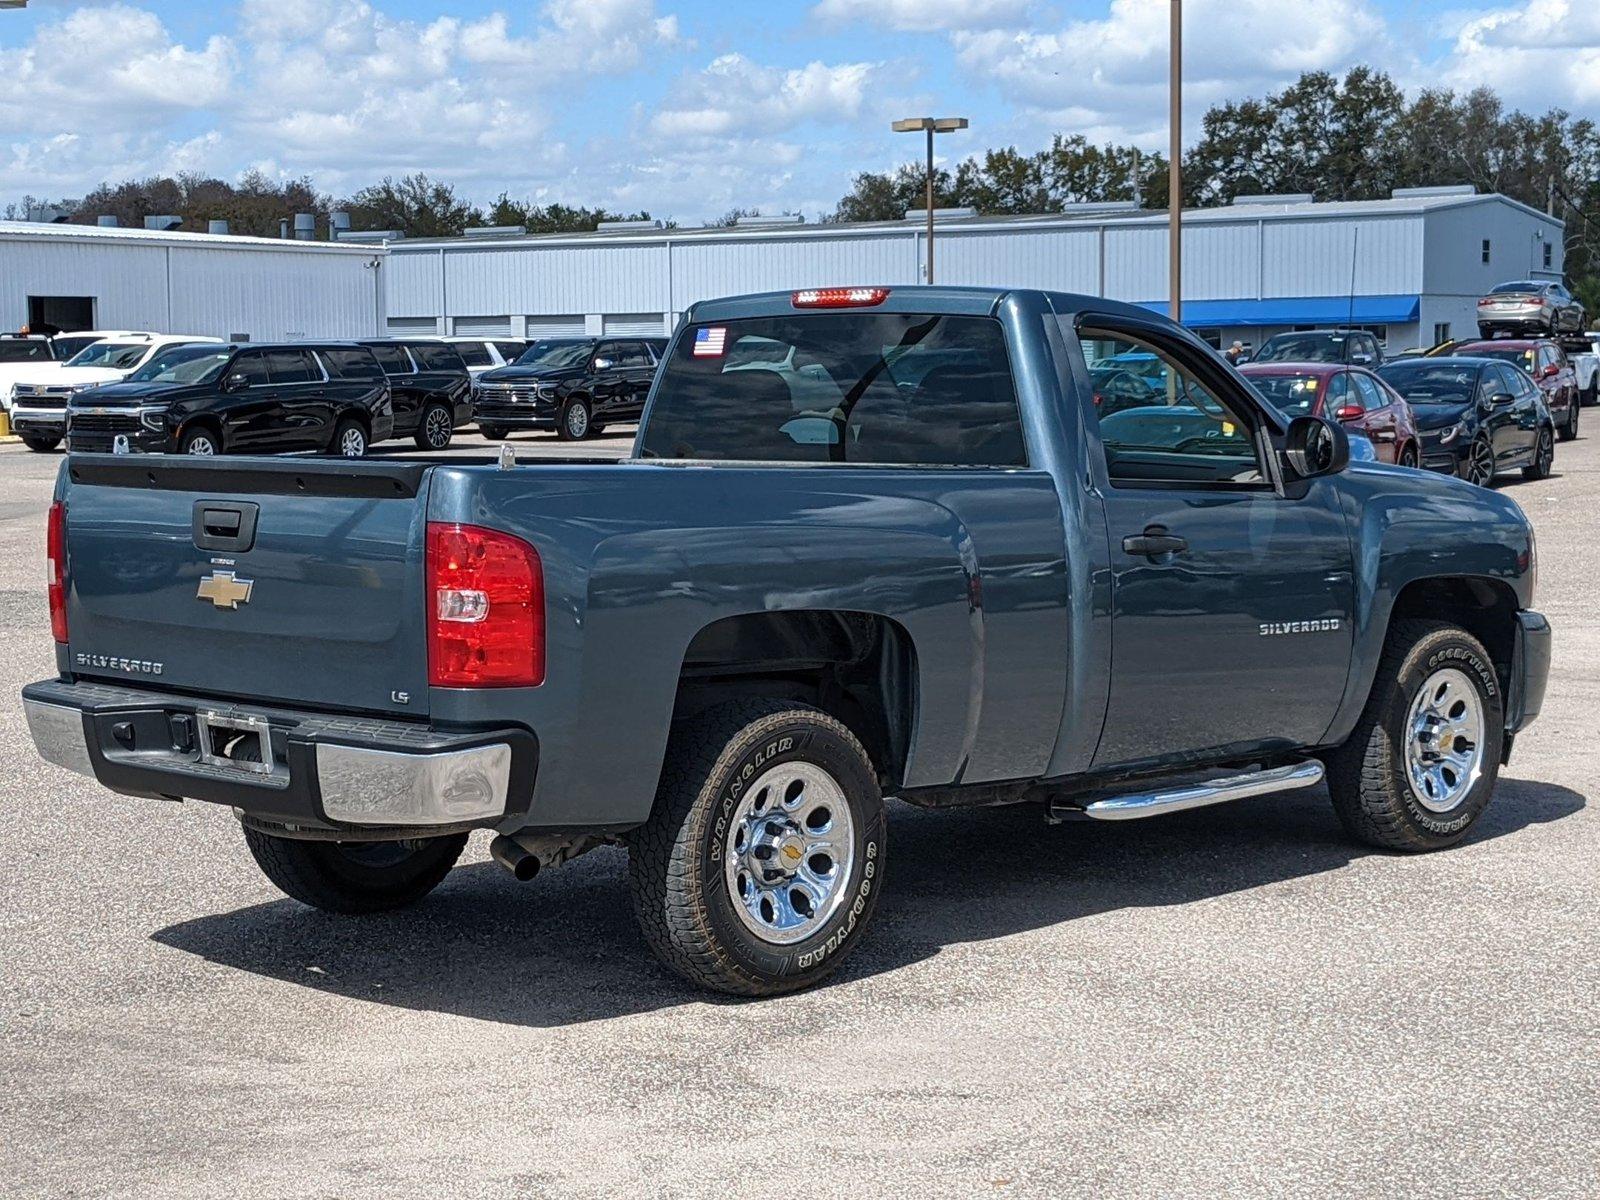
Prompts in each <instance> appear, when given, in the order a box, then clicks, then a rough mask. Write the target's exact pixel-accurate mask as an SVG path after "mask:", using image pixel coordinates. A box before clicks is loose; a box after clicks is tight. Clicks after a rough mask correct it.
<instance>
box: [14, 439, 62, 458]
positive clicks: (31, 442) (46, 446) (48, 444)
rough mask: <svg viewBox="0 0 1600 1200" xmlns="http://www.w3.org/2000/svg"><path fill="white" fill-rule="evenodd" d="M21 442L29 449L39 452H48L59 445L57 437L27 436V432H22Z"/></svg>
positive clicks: (59, 440) (59, 441)
mask: <svg viewBox="0 0 1600 1200" xmlns="http://www.w3.org/2000/svg"><path fill="white" fill-rule="evenodd" d="M22 444H23V445H24V446H26V447H27V448H28V449H29V450H33V451H35V452H37V453H39V454H49V453H50V451H52V450H54V449H55V448H56V447H57V446H59V445H61V439H60V438H58V437H29V436H28V435H27V434H24V435H23V437H22Z"/></svg>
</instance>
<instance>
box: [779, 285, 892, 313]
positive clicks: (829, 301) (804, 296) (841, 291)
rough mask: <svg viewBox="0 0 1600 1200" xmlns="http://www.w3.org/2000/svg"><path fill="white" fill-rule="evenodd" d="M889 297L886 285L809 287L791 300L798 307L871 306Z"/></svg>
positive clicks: (797, 293)
mask: <svg viewBox="0 0 1600 1200" xmlns="http://www.w3.org/2000/svg"><path fill="white" fill-rule="evenodd" d="M888 298H889V289H888V288H886V287H858V288H807V289H806V290H805V291H803V292H796V293H795V294H794V295H793V296H791V297H790V298H789V301H790V303H791V304H793V305H794V306H795V307H796V308H871V307H872V306H873V305H874V304H882V303H883V302H884V301H885V300H887V299H888Z"/></svg>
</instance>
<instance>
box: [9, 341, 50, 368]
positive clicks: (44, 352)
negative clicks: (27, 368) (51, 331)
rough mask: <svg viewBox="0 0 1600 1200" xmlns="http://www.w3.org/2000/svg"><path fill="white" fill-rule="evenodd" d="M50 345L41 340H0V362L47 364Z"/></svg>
mask: <svg viewBox="0 0 1600 1200" xmlns="http://www.w3.org/2000/svg"><path fill="white" fill-rule="evenodd" d="M50 357H51V355H50V344H49V343H48V342H46V341H44V340H43V339H42V338H0V362H7V363H19V362H49V361H50Z"/></svg>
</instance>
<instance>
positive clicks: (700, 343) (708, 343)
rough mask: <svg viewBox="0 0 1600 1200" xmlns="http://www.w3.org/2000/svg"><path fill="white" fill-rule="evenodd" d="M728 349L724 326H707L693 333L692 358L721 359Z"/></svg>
mask: <svg viewBox="0 0 1600 1200" xmlns="http://www.w3.org/2000/svg"><path fill="white" fill-rule="evenodd" d="M727 349H728V329H727V326H725V325H709V326H704V327H702V328H700V329H696V330H695V331H694V356H695V357H696V358H721V357H722V356H723V355H724V354H725V353H726V352H727Z"/></svg>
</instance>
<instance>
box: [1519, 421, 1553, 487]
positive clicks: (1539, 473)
mask: <svg viewBox="0 0 1600 1200" xmlns="http://www.w3.org/2000/svg"><path fill="white" fill-rule="evenodd" d="M1555 461H1556V439H1555V437H1554V436H1553V435H1552V434H1551V432H1550V427H1549V426H1548V425H1547V426H1544V427H1543V428H1541V429H1540V430H1539V444H1538V445H1537V446H1535V447H1534V450H1533V461H1532V462H1531V463H1529V464H1528V465H1527V466H1525V467H1523V468H1522V477H1523V478H1524V479H1548V478H1549V477H1550V468H1551V467H1552V466H1554V465H1555Z"/></svg>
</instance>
